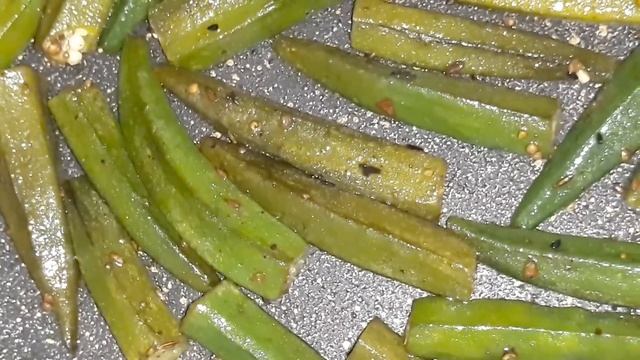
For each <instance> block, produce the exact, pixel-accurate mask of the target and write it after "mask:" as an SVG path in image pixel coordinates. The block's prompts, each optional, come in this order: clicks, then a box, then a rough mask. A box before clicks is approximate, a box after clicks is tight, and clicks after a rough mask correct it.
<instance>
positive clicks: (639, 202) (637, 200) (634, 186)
mask: <svg viewBox="0 0 640 360" xmlns="http://www.w3.org/2000/svg"><path fill="white" fill-rule="evenodd" d="M624 201H625V202H626V203H627V205H628V206H629V207H632V208H634V209H638V208H640V170H638V169H636V170H635V171H634V173H633V176H632V177H631V180H630V181H629V184H627V187H626V189H625V191H624Z"/></svg>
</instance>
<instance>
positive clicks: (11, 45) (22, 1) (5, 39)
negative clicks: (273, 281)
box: [0, 0, 45, 69]
mask: <svg viewBox="0 0 640 360" xmlns="http://www.w3.org/2000/svg"><path fill="white" fill-rule="evenodd" d="M44 3H45V1H44V0H12V1H8V2H7V1H4V2H3V3H2V4H0V69H4V68H6V67H8V66H10V65H11V63H12V62H13V61H14V60H15V59H16V58H17V57H18V56H19V55H20V53H22V51H23V50H24V48H26V47H27V45H28V44H29V41H31V38H32V37H33V35H34V34H35V32H36V29H37V27H38V22H39V21H40V15H41V14H42V8H43V7H44Z"/></svg>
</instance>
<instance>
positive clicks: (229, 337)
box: [181, 281, 322, 360]
mask: <svg viewBox="0 0 640 360" xmlns="http://www.w3.org/2000/svg"><path fill="white" fill-rule="evenodd" d="M181 328H182V331H183V332H184V333H185V334H186V335H187V336H188V337H190V338H192V339H194V340H195V341H197V342H199V343H200V344H202V345H203V346H204V347H206V348H207V349H209V350H211V351H212V352H213V353H214V354H215V355H216V356H218V357H220V358H221V359H234V360H256V359H260V360H276V359H278V360H298V359H305V360H321V359H322V357H321V356H320V355H318V353H317V352H315V350H313V349H312V348H311V347H310V346H309V345H307V344H306V343H305V342H304V341H302V340H301V339H300V338H298V337H297V336H296V335H295V334H293V333H291V332H290V331H289V330H288V329H287V328H286V327H284V326H283V325H281V324H280V323H278V322H277V321H276V320H275V319H274V318H272V317H271V316H270V315H269V314H267V313H266V312H265V311H264V310H262V309H261V308H260V307H259V306H258V305H257V304H256V303H254V302H253V301H252V300H251V299H250V298H249V297H247V296H246V295H244V294H243V293H242V292H241V291H240V290H239V289H238V288H237V287H235V286H234V285H233V284H232V283H230V282H229V281H223V282H221V283H220V284H219V285H217V286H216V287H215V288H213V290H211V291H210V292H209V293H208V294H206V295H204V296H203V297H202V298H200V299H199V300H198V301H196V302H194V303H193V304H191V306H189V310H188V311H187V315H186V316H185V317H184V319H183V320H182V326H181Z"/></svg>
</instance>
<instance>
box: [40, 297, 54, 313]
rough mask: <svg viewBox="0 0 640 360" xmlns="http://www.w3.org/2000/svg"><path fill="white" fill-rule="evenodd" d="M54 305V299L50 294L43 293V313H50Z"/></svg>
mask: <svg viewBox="0 0 640 360" xmlns="http://www.w3.org/2000/svg"><path fill="white" fill-rule="evenodd" d="M54 305H55V299H54V298H53V296H52V295H51V294H49V293H45V294H44V295H42V308H43V309H44V311H45V312H51V311H52V310H53V306H54Z"/></svg>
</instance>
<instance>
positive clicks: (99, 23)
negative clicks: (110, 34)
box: [36, 0, 114, 65]
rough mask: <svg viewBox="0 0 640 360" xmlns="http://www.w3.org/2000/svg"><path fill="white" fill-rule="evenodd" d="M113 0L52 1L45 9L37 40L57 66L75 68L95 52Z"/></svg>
mask: <svg viewBox="0 0 640 360" xmlns="http://www.w3.org/2000/svg"><path fill="white" fill-rule="evenodd" d="M113 2H114V0H96V1H89V2H87V1H86V0H53V1H51V4H48V5H47V8H46V11H45V13H44V15H43V19H42V23H41V24H40V29H39V30H38V37H37V38H36V40H37V41H38V44H39V45H40V47H41V48H42V50H43V52H44V54H45V55H46V56H47V58H49V59H50V60H51V61H54V62H56V63H59V64H69V65H77V64H79V63H80V62H81V61H82V56H83V54H85V53H90V52H94V51H95V50H96V49H97V47H98V39H99V38H100V34H101V33H102V29H103V28H104V26H105V24H106V23H107V20H108V18H109V14H110V13H111V8H112V6H113Z"/></svg>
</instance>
